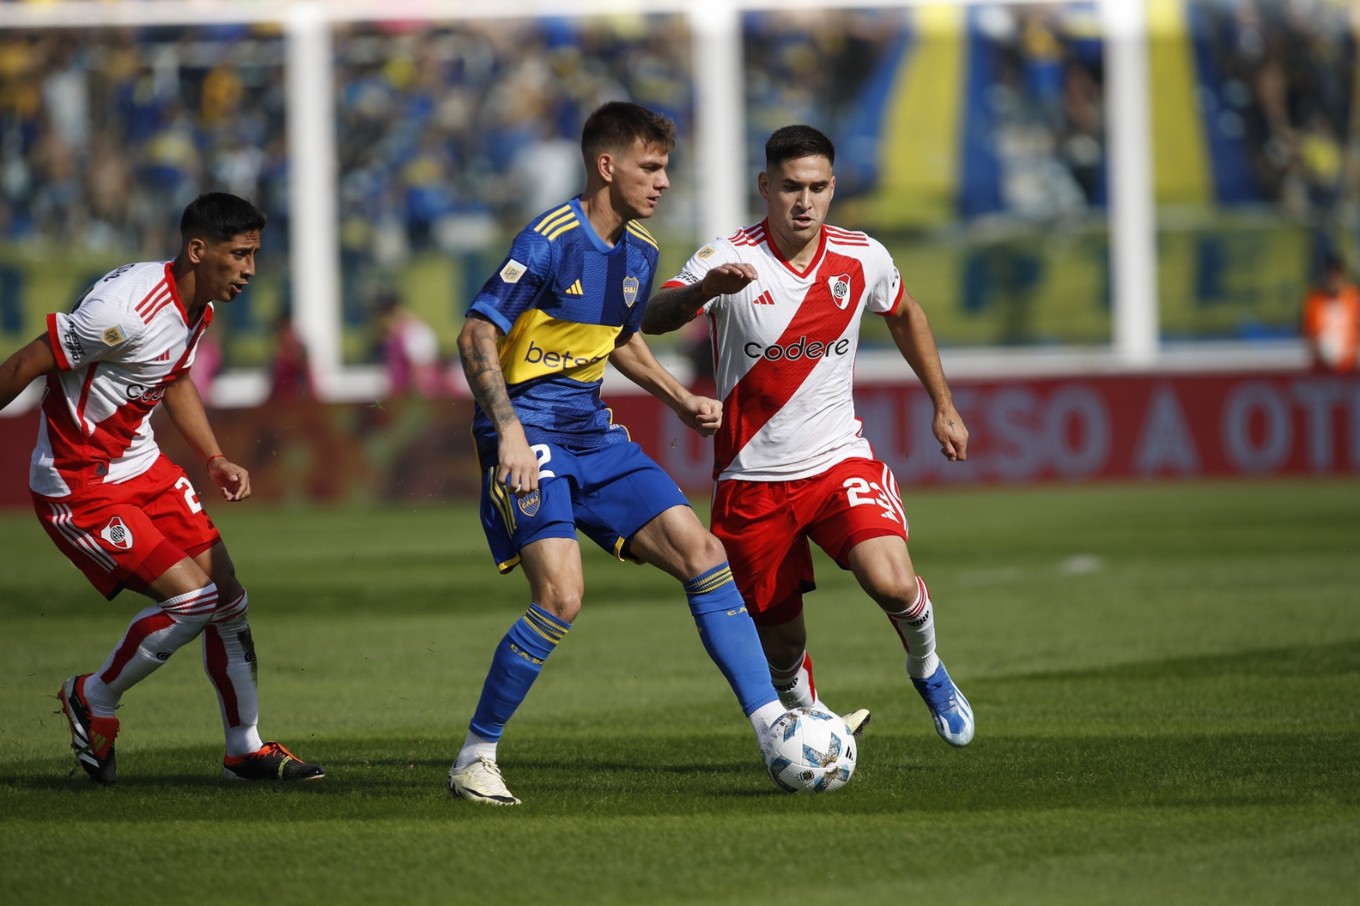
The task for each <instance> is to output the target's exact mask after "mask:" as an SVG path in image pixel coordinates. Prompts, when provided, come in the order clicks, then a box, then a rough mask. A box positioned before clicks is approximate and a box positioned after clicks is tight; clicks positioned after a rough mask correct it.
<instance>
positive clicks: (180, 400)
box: [164, 373, 250, 501]
mask: <svg viewBox="0 0 1360 906" xmlns="http://www.w3.org/2000/svg"><path fill="white" fill-rule="evenodd" d="M164 403H165V414H166V415H168V416H170V423H171V424H172V425H174V426H175V430H176V431H178V432H179V433H180V436H181V437H183V438H184V440H185V441H186V442H187V443H188V444H189V446H190V447H192V448H193V451H194V452H195V453H197V454H198V457H199V459H200V460H202V461H203V463H204V465H205V466H207V469H208V476H209V477H210V478H212V480H213V481H214V482H215V483H216V484H217V487H218V488H219V489H220V490H221V492H222V499H223V500H233V501H234V500H245V499H246V498H247V497H249V496H250V473H249V472H247V471H246V470H245V468H244V467H243V466H239V465H237V464H236V463H234V462H232V461H231V460H230V459H227V457H226V455H225V454H223V452H222V448H221V447H220V446H218V444H217V437H216V436H215V435H214V434H213V429H212V425H210V424H209V423H208V413H207V412H206V411H205V410H204V408H203V398H202V397H200V396H199V395H198V388H197V387H195V386H194V382H193V381H192V380H191V379H190V378H189V376H188V374H187V373H185V374H181V375H180V376H179V377H177V378H175V379H174V380H173V381H171V382H170V383H168V384H166V385H165V399H164Z"/></svg>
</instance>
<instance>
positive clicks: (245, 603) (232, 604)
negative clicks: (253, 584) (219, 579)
mask: <svg viewBox="0 0 1360 906" xmlns="http://www.w3.org/2000/svg"><path fill="white" fill-rule="evenodd" d="M218 588H219V594H218V598H217V610H215V611H213V615H212V621H213V622H214V623H216V624H217V625H219V626H220V625H222V624H224V623H233V622H236V621H237V620H244V619H245V618H246V614H247V612H248V611H249V610H250V596H249V595H247V594H246V590H245V589H244V588H242V587H241V586H240V585H239V584H238V585H236V594H234V595H228V594H221V592H220V589H221V586H218Z"/></svg>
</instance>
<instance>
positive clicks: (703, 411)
mask: <svg viewBox="0 0 1360 906" xmlns="http://www.w3.org/2000/svg"><path fill="white" fill-rule="evenodd" d="M680 417H681V419H683V420H684V422H685V424H686V425H688V426H689V427H691V428H693V429H694V430H695V431H698V432H699V434H700V435H701V436H703V437H712V436H713V435H714V434H715V433H717V430H718V429H719V428H721V427H722V402H721V401H720V400H715V399H710V398H709V397H706V396H691V397H690V398H689V399H688V400H686V402H685V405H684V408H683V409H682V410H681V412H680Z"/></svg>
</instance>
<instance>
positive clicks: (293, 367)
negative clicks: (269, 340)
mask: <svg viewBox="0 0 1360 906" xmlns="http://www.w3.org/2000/svg"><path fill="white" fill-rule="evenodd" d="M315 397H316V388H315V387H314V386H313V384H312V366H311V362H310V361H309V360H308V358H307V347H306V346H305V345H304V344H303V342H302V337H301V336H300V335H299V334H298V332H297V328H296V327H294V326H293V318H292V315H290V314H288V313H287V312H285V313H284V314H282V315H280V316H279V319H278V320H277V321H276V322H274V354H273V356H272V357H271V358H270V360H269V401H270V402H271V403H281V402H297V401H298V400H309V399H314V398H315Z"/></svg>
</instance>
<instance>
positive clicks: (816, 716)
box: [765, 708, 856, 793]
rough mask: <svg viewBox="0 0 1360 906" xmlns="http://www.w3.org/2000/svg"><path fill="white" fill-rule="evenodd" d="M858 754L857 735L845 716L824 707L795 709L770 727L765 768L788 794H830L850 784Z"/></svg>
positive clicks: (776, 783) (777, 784)
mask: <svg viewBox="0 0 1360 906" xmlns="http://www.w3.org/2000/svg"><path fill="white" fill-rule="evenodd" d="M855 751H856V746H855V735H854V734H853V733H851V732H850V728H849V727H848V726H846V724H845V721H844V720H843V719H842V718H841V717H839V716H837V715H835V714H832V713H831V712H830V711H825V710H823V709H821V708H794V709H793V710H791V711H786V712H785V713H783V714H781V715H780V716H779V719H778V720H776V721H775V722H774V723H773V724H772V725H771V726H770V734H769V736H767V737H766V740H765V768H766V769H767V770H768V771H769V772H770V779H771V780H773V781H774V782H775V785H776V786H778V787H779V788H780V789H781V790H783V791H784V792H786V793H808V792H810V793H829V792H831V791H832V790H838V789H840V788H841V787H843V786H845V785H846V784H847V783H849V782H850V776H851V775H852V774H854V773H855Z"/></svg>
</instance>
